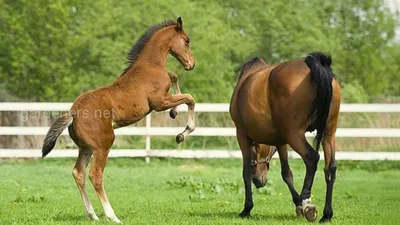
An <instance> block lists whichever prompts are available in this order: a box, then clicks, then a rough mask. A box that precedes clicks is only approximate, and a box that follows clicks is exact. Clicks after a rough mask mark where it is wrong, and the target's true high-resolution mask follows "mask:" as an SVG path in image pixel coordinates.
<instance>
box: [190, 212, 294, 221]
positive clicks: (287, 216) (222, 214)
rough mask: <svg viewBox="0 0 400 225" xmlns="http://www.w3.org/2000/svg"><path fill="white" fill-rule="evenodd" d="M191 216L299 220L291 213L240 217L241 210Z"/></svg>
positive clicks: (193, 215)
mask: <svg viewBox="0 0 400 225" xmlns="http://www.w3.org/2000/svg"><path fill="white" fill-rule="evenodd" d="M189 216H191V217H202V218H221V219H237V220H244V221H245V220H255V221H261V220H264V221H268V220H271V219H273V220H280V221H299V218H297V217H296V216H295V215H291V214H288V213H286V214H282V213H280V214H273V213H271V214H267V213H266V214H262V215H260V214H255V215H252V216H250V217H248V218H240V217H239V212H213V213H211V212H197V213H193V212H192V213H189Z"/></svg>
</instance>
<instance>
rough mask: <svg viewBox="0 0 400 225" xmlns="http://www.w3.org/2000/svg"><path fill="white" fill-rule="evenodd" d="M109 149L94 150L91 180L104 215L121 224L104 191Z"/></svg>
mask: <svg viewBox="0 0 400 225" xmlns="http://www.w3.org/2000/svg"><path fill="white" fill-rule="evenodd" d="M108 152H109V149H93V154H94V155H93V161H92V166H91V168H90V174H89V178H90V181H91V182H92V184H93V187H94V189H95V191H96V193H97V197H99V199H100V202H101V205H102V206H103V209H104V214H105V215H106V218H107V220H110V221H113V222H116V223H121V220H119V219H118V218H117V216H116V215H115V213H114V210H113V208H112V207H111V204H110V202H109V201H108V198H107V195H106V192H105V191H104V186H103V175H104V167H105V166H106V163H107V156H108Z"/></svg>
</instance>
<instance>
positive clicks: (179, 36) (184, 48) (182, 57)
mask: <svg viewBox="0 0 400 225" xmlns="http://www.w3.org/2000/svg"><path fill="white" fill-rule="evenodd" d="M175 31H176V33H175V35H174V36H173V37H172V40H171V42H170V48H169V50H170V52H171V54H172V55H173V56H174V57H175V58H176V59H177V60H178V61H179V62H180V63H181V64H182V66H183V67H184V68H185V70H192V69H193V68H194V66H195V62H194V57H193V55H192V53H191V52H190V49H189V43H190V39H189V36H188V35H187V34H186V33H185V31H184V30H183V22H182V19H181V18H180V17H179V18H178V20H177V23H176V27H175Z"/></svg>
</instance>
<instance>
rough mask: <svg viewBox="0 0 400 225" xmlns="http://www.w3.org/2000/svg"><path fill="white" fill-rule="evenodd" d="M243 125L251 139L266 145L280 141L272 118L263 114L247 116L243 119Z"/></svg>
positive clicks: (278, 143) (279, 142)
mask: <svg viewBox="0 0 400 225" xmlns="http://www.w3.org/2000/svg"><path fill="white" fill-rule="evenodd" d="M262 116H264V117H262ZM260 118H261V119H260ZM244 126H245V128H246V132H247V135H248V136H249V137H250V139H252V140H253V141H256V142H258V143H262V144H267V145H280V144H281V143H282V138H281V136H280V133H279V132H278V130H277V129H276V128H275V126H274V125H273V123H272V119H271V118H270V117H267V116H266V115H265V114H263V115H261V114H260V115H257V114H255V115H252V116H248V117H247V118H246V119H244Z"/></svg>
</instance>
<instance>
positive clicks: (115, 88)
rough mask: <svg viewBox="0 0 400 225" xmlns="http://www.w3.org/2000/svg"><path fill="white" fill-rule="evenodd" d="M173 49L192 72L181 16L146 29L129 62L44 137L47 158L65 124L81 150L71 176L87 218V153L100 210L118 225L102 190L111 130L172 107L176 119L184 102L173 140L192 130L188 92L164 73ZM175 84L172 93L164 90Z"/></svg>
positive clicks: (92, 215) (82, 97)
mask: <svg viewBox="0 0 400 225" xmlns="http://www.w3.org/2000/svg"><path fill="white" fill-rule="evenodd" d="M169 53H171V54H172V55H173V56H174V57H175V58H176V59H177V60H178V61H179V62H180V63H181V64H182V66H183V67H184V68H185V70H192V69H193V68H194V66H195V61H194V58H193V56H192V54H191V52H190V49H189V37H188V35H187V34H186V33H185V32H184V30H183V24H182V19H181V18H180V17H179V18H178V19H177V21H176V22H175V21H166V22H164V23H161V24H158V25H155V26H153V27H152V28H150V29H149V30H148V31H147V32H146V33H145V34H144V35H143V36H142V37H141V38H140V39H139V40H138V41H137V43H136V44H135V45H134V46H133V48H132V50H131V51H130V52H129V55H128V60H129V62H130V65H129V66H128V67H127V68H126V69H125V71H124V72H123V74H122V75H121V76H120V77H119V78H118V79H117V80H116V81H114V82H113V83H112V84H109V85H107V86H104V87H101V88H98V89H96V90H94V91H89V92H86V93H83V94H82V95H80V96H79V97H78V98H77V99H76V100H75V102H74V104H73V105H72V108H71V110H70V111H69V112H68V113H66V114H64V115H63V116H61V117H60V118H59V119H57V120H56V121H55V122H54V123H53V125H52V126H51V128H50V130H49V132H48V133H47V135H46V138H45V140H44V144H43V148H42V153H43V157H45V156H46V155H47V154H48V153H49V152H50V151H51V150H52V149H53V147H54V145H55V143H56V140H57V138H58V136H59V135H60V134H61V133H62V131H63V130H64V129H65V128H66V127H68V130H69V134H70V137H71V138H72V140H73V141H74V142H75V143H76V145H77V146H78V148H79V156H78V159H77V162H76V164H75V167H74V169H73V173H72V174H73V176H74V178H75V181H76V184H77V186H78V189H79V191H80V194H81V197H82V200H83V204H84V206H85V212H86V216H88V217H89V218H90V219H93V220H98V219H99V218H98V217H97V215H96V213H95V211H94V209H93V206H92V204H91V202H90V200H89V198H88V196H87V193H86V188H85V175H86V167H87V165H88V162H89V159H90V157H91V156H92V155H93V161H92V165H91V168H90V172H89V178H90V181H91V182H92V184H93V187H94V189H95V191H96V193H97V196H98V198H99V199H100V201H101V204H102V206H103V209H104V213H105V216H106V218H107V220H111V221H114V222H117V223H120V222H121V221H120V220H119V219H118V218H117V216H116V215H115V213H114V210H113V209H112V207H111V204H110V202H109V201H108V198H107V195H106V193H105V191H104V188H103V173H104V167H105V166H106V162H107V157H108V153H109V151H110V148H111V146H112V145H113V142H114V139H115V135H114V131H113V128H118V127H123V126H127V125H130V124H133V123H135V122H137V121H139V120H141V119H142V118H144V117H145V116H146V115H147V114H149V113H150V112H151V111H152V110H155V111H163V110H166V109H170V108H172V110H171V112H170V115H171V117H172V118H175V116H176V115H177V111H176V107H177V106H178V105H180V104H186V105H187V106H188V108H189V113H188V115H189V118H188V122H187V126H186V128H185V130H184V131H183V132H182V133H180V134H178V135H177V137H176V141H177V142H178V143H180V142H182V141H184V140H185V139H186V137H187V136H188V135H189V134H190V133H191V132H192V131H193V130H194V128H195V122H194V105H195V101H194V99H193V97H192V96H191V95H190V94H181V93H180V90H179V86H178V84H177V76H176V75H175V74H174V73H172V72H167V69H166V67H165V64H166V61H167V56H168V54H169ZM171 81H172V84H173V88H174V89H175V94H174V95H172V94H169V93H168V90H169V88H170V85H171Z"/></svg>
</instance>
